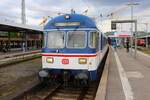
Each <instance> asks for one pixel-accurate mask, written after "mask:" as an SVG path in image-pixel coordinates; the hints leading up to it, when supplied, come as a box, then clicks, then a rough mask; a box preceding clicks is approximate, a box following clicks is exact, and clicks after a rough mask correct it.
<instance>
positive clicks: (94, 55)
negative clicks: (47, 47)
mask: <svg viewBox="0 0 150 100" xmlns="http://www.w3.org/2000/svg"><path fill="white" fill-rule="evenodd" d="M41 56H56V57H96V54H93V55H64V54H41Z"/></svg>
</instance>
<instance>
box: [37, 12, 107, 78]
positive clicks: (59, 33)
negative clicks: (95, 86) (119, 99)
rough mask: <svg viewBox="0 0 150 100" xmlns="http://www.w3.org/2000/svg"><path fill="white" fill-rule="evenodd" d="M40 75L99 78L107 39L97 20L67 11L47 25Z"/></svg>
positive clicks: (43, 76) (44, 76)
mask: <svg viewBox="0 0 150 100" xmlns="http://www.w3.org/2000/svg"><path fill="white" fill-rule="evenodd" d="M44 40H45V42H44V48H43V49H42V54H41V55H42V70H41V71H40V72H39V76H40V78H61V79H62V78H66V77H65V76H67V78H68V79H70V78H71V79H80V80H90V81H94V80H97V77H98V75H97V74H98V69H100V67H99V64H100V62H101V59H102V58H103V55H104V54H105V52H106V50H107V45H106V44H107V42H106V41H107V39H106V37H105V36H104V34H102V33H101V32H100V31H99V30H98V28H97V27H96V24H95V22H94V21H93V20H92V19H91V18H89V17H87V16H84V15H80V14H65V15H60V16H58V17H55V18H53V19H51V20H50V21H48V23H47V24H46V25H45V27H44Z"/></svg>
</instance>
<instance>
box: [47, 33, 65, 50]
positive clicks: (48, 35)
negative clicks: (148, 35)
mask: <svg viewBox="0 0 150 100" xmlns="http://www.w3.org/2000/svg"><path fill="white" fill-rule="evenodd" d="M50 32H62V33H63V35H64V40H63V46H62V47H59V48H58V47H48V36H49V33H50ZM65 40H66V32H65V31H61V30H51V31H46V46H45V47H46V48H51V49H62V48H65V44H66V43H65Z"/></svg>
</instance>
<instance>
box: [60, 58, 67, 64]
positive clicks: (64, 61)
mask: <svg viewBox="0 0 150 100" xmlns="http://www.w3.org/2000/svg"><path fill="white" fill-rule="evenodd" d="M61 62H62V64H69V59H62V61H61Z"/></svg>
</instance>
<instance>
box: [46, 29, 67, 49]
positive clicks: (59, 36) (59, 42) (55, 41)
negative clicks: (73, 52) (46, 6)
mask: <svg viewBox="0 0 150 100" xmlns="http://www.w3.org/2000/svg"><path fill="white" fill-rule="evenodd" d="M47 41H48V43H47V47H48V48H63V47H64V32H61V31H51V32H49V33H48V39H47Z"/></svg>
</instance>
